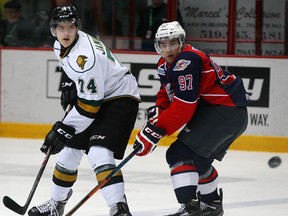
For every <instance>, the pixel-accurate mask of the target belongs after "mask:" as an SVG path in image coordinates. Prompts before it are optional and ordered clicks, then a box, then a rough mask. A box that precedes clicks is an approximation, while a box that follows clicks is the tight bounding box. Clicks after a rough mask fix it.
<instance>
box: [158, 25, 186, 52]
mask: <svg viewBox="0 0 288 216" xmlns="http://www.w3.org/2000/svg"><path fill="white" fill-rule="evenodd" d="M185 37H186V32H185V30H184V29H183V28H182V26H181V25H180V24H179V22H177V21H173V22H167V23H163V24H162V25H160V26H159V28H158V30H157V32H156V35H155V40H154V46H155V50H156V51H157V53H159V54H161V49H160V46H159V43H160V40H167V39H168V40H171V39H174V38H178V39H179V43H180V49H179V51H180V50H181V49H182V47H183V46H184V44H185Z"/></svg>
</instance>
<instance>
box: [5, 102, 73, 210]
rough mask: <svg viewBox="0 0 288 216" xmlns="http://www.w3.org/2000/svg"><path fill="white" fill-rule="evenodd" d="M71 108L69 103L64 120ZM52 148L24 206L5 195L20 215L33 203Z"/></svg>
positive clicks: (12, 208) (6, 201) (11, 206)
mask: <svg viewBox="0 0 288 216" xmlns="http://www.w3.org/2000/svg"><path fill="white" fill-rule="evenodd" d="M71 109H72V105H68V106H67V108H66V110H65V114H64V116H63V118H62V121H63V119H64V118H65V117H66V115H67V114H68V112H69V111H70V110H71ZM50 150H51V148H49V149H48V151H47V153H46V156H45V158H44V160H43V162H42V165H41V168H40V170H39V171H38V174H37V176H36V179H35V181H34V183H33V186H32V189H31V190H30V193H29V195H28V198H27V200H26V202H25V204H24V206H20V205H19V204H18V203H16V202H15V201H14V200H13V199H11V198H10V197H8V196H4V197H3V204H4V205H5V206H6V207H7V208H9V209H10V210H12V211H14V212H16V213H17V214H20V215H24V214H25V213H26V211H27V209H28V207H29V205H30V203H31V200H32V198H33V196H34V193H35V191H36V189H37V186H38V184H39V182H40V179H41V177H42V174H43V172H44V170H45V167H46V165H47V163H48V160H49V158H50V155H51V153H50Z"/></svg>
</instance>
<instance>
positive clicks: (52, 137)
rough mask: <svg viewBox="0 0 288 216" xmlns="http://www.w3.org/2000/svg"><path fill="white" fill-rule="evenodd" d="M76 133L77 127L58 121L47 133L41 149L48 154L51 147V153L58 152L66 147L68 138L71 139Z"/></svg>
mask: <svg viewBox="0 0 288 216" xmlns="http://www.w3.org/2000/svg"><path fill="white" fill-rule="evenodd" d="M74 134H75V129H74V128H73V127H70V126H68V125H65V124H63V123H62V122H60V121H57V122H56V123H55V124H54V125H53V127H52V129H51V130H50V131H49V133H48V134H47V135H46V137H45V140H44V143H43V144H42V146H41V148H40V150H41V151H42V152H43V153H45V154H46V153H47V151H48V149H49V148H50V147H51V150H50V154H57V153H58V152H60V151H61V150H62V149H63V148H64V146H65V143H66V142H67V140H69V139H71V138H72V137H73V136H74Z"/></svg>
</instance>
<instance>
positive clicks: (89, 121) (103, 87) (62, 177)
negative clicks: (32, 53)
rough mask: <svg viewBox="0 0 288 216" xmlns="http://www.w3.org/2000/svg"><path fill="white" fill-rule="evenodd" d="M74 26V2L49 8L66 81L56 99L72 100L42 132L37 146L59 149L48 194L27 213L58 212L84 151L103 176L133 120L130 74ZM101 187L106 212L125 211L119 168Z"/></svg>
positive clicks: (121, 215)
mask: <svg viewBox="0 0 288 216" xmlns="http://www.w3.org/2000/svg"><path fill="white" fill-rule="evenodd" d="M80 26H81V22H80V19H79V15H78V13H77V11H76V8H75V7H74V6H72V5H68V6H62V7H57V8H55V9H54V10H53V13H52V17H51V23H50V27H51V32H52V34H53V35H54V36H55V37H56V38H57V40H56V41H55V44H54V52H55V54H56V57H57V58H58V60H59V61H60V63H61V67H62V69H63V70H64V72H65V74H66V75H67V76H68V77H69V81H70V82H71V83H72V85H66V86H64V88H65V92H63V93H62V97H61V98H62V102H63V103H62V104H63V105H64V106H67V102H68V103H70V102H71V101H74V102H75V104H74V106H73V108H72V110H71V111H70V112H69V113H68V115H67V116H66V117H65V118H64V120H63V121H62V122H60V121H58V122H56V123H55V124H54V125H53V127H52V129H51V131H50V132H49V133H48V134H47V136H46V137H45V141H44V143H43V145H42V147H41V151H42V152H44V153H46V152H47V151H48V149H49V148H51V150H50V152H51V153H52V154H56V153H59V154H58V155H57V162H56V166H55V169H54V173H53V178H52V190H51V197H50V200H48V201H46V202H44V203H43V204H40V205H39V206H35V207H32V208H31V209H30V210H29V212H28V215H29V216H48V215H49V216H61V215H63V214H64V206H65V204H66V203H67V201H68V199H69V198H70V197H71V195H72V186H73V184H74V183H75V181H76V179H77V170H78V166H79V164H80V161H81V158H82V156H83V155H84V154H85V153H86V154H87V156H88V160H89V162H90V164H91V167H92V169H93V171H94V172H95V174H96V179H97V181H98V182H100V181H101V180H103V179H104V178H105V177H106V176H107V174H109V173H110V172H111V171H112V170H113V169H114V168H115V166H116V165H115V164H116V163H115V159H122V158H123V156H124V153H125V149H126V146H127V143H128V140H129V137H130V133H131V131H132V130H133V128H134V124H135V121H136V116H137V112H138V105H139V102H140V95H139V91H138V85H137V82H136V79H135V77H134V76H133V75H132V74H131V73H130V72H129V71H128V69H127V68H126V67H124V66H123V65H122V64H121V63H120V62H119V61H118V60H117V59H116V58H115V56H114V55H113V54H112V53H111V52H110V50H109V49H107V48H106V47H105V45H104V44H103V43H102V42H101V41H99V40H97V39H95V38H93V37H91V36H89V35H88V34H86V33H84V32H82V31H81V30H80ZM67 83H68V82H67ZM67 86H68V88H67ZM75 88H76V89H75ZM73 93H75V95H74V94H73ZM76 94H77V95H76ZM65 100H66V101H65ZM101 191H102V194H103V196H104V199H105V200H106V202H107V205H108V207H110V216H130V215H131V213H130V211H129V208H128V204H127V201H126V196H125V190H124V181H123V175H122V172H121V171H119V172H118V173H117V174H115V176H114V177H112V179H110V181H109V182H108V183H107V184H106V185H105V186H104V187H103V188H102V189H101Z"/></svg>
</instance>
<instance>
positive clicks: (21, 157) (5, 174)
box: [0, 138, 288, 216]
mask: <svg viewBox="0 0 288 216" xmlns="http://www.w3.org/2000/svg"><path fill="white" fill-rule="evenodd" d="M41 144H42V140H39V139H6V138H0V195H1V200H2V198H3V196H5V195H6V196H9V197H11V198H12V199H13V200H15V201H16V202H17V203H18V204H20V205H24V203H25V201H26V199H27V196H28V194H29V192H30V190H31V187H32V185H33V182H34V180H35V177H36V175H37V173H38V171H39V169H40V166H41V163H42V161H43V159H44V157H45V155H44V154H42V153H41V152H40V150H39V148H40V145H41ZM166 149H167V147H161V146H159V147H158V148H157V149H156V150H155V151H154V152H153V153H152V154H150V155H148V156H146V157H137V156H135V157H134V158H132V159H131V160H130V161H129V162H128V163H127V164H126V165H125V166H124V167H123V169H122V172H123V174H124V178H125V182H126V195H127V199H128V203H129V206H130V210H131V212H132V214H133V216H154V215H155V216H156V215H163V214H166V213H174V211H176V210H177V209H178V208H179V205H178V203H177V202H176V199H175V197H174V192H173V190H172V187H171V183H170V177H169V169H168V166H167V165H166V162H165V150H166ZM131 151H132V146H131V145H129V146H128V149H127V151H126V153H127V154H129V153H130V152H131ZM274 155H279V156H280V157H281V158H282V164H281V165H280V166H279V167H277V168H274V169H271V168H269V167H268V165H267V161H268V160H269V158H271V157H272V156H274ZM54 164H55V156H51V158H50V161H49V163H48V165H47V167H46V170H45V172H44V174H43V177H42V179H41V181H40V183H39V185H38V188H37V191H36V193H35V195H34V197H33V199H32V202H31V204H30V207H32V206H33V205H37V204H40V203H42V202H43V201H46V200H47V199H49V196H50V182H51V177H52V172H53V169H54ZM214 165H215V167H216V168H217V169H218V172H219V175H220V187H222V188H223V192H224V211H225V214H224V215H228V216H271V215H277V216H287V215H288V154H279V153H277V154H275V153H263V152H262V153H260V152H245V151H232V150H231V151H229V152H228V154H227V155H226V157H225V159H224V161H223V162H222V163H218V162H217V163H215V164H214ZM95 185H96V181H95V175H94V173H93V171H92V170H91V169H90V166H89V163H88V160H87V157H85V156H84V157H83V160H82V163H81V166H80V168H79V175H78V180H77V182H76V183H75V185H74V188H73V189H74V194H73V196H72V197H71V199H70V200H69V202H68V204H67V205H66V211H65V212H68V210H70V209H71V208H72V207H73V206H74V205H75V204H76V203H78V202H79V201H80V200H81V199H82V198H83V197H84V196H85V195H86V194H87V193H88V192H89V191H90V190H91V189H92V188H93V187H94V186H95ZM27 212H28V211H27ZM14 215H17V214H16V213H14V212H12V211H11V210H9V209H7V208H6V207H5V206H4V205H3V203H2V201H1V204H0V216H14ZM73 215H75V216H104V215H108V208H107V206H106V203H105V201H104V200H103V198H102V194H101V191H98V192H96V193H95V194H94V196H93V197H91V198H90V199H89V200H88V201H87V202H86V203H85V204H84V205H83V206H82V207H80V209H79V210H78V211H76V212H75V214H73Z"/></svg>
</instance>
